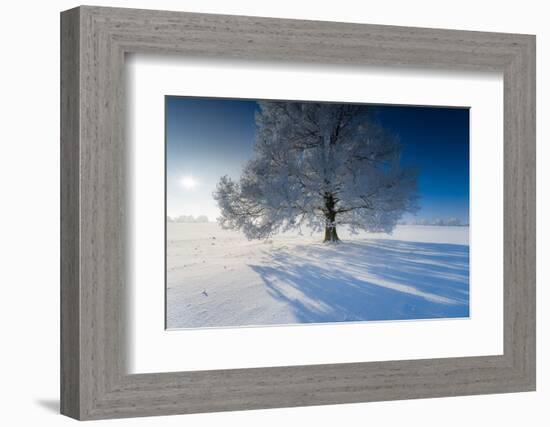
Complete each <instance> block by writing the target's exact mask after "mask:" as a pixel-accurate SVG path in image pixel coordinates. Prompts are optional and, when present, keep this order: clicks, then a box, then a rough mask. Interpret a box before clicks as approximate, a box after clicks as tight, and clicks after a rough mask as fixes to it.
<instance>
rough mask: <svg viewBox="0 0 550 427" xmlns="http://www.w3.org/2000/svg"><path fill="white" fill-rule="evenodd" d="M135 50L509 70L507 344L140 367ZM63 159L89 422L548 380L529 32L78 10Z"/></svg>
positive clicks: (65, 352)
mask: <svg viewBox="0 0 550 427" xmlns="http://www.w3.org/2000/svg"><path fill="white" fill-rule="evenodd" d="M127 53H153V54H156V53H162V54H166V53H167V54H178V55H184V56H185V55H187V56H193V57H219V58H243V59H262V60H283V59H284V60H287V61H288V60H291V61H296V62H301V63H304V62H307V63H331V64H343V65H350V66H353V65H362V64H369V65H384V66H394V67H400V66H407V67H428V68H436V69H448V70H490V71H498V72H502V73H503V78H504V291H503V292H504V307H503V314H504V319H503V324H504V337H503V343H504V344H503V345H504V353H503V355H499V356H480V357H461V358H442V359H425V360H407V361H385V362H366V363H342V364H331V365H310V366H290V367H270V368H254V369H232V370H217V371H194V372H178V373H154V374H133V375H129V374H127V373H126V370H125V360H126V359H125V356H126V355H125V342H126V327H127V326H126V325H125V295H126V294H125V281H126V279H125V278H126V274H127V271H126V269H127V264H126V250H127V247H126V226H125V212H126V209H127V208H126V204H125V192H126V184H125V183H126V181H125V180H126V173H125V139H124V134H125V133H124V132H125V130H124V118H125V115H124V114H125V113H124V99H125V94H124V91H125V85H124V58H125V54H127ZM61 166H62V170H61V412H62V413H63V414H65V415H68V416H70V417H73V418H77V419H81V420H85V419H101V418H117V417H136V416H150V415H167V414H184V413H195V412H212V411H229V410H244V409H257V408H274V407H291V406H304V405H325V404H337V403H349V402H365V401H380V400H393V399H412V398H425V397H437V396H458V395H469V394H483V393H504V392H519V391H529V390H534V389H535V37H534V36H532V35H520V34H497V33H485V32H470V31H452V30H441V29H424V28H407V27H392V26H379V25H359V24H347V23H335V22H315V21H300V20H285V19H269V18H256V17H243V16H223V15H209V14H196V13H182V12H165V11H149V10H133V9H116V8H104V7H88V6H83V7H78V8H76V9H71V10H68V11H65V12H63V13H62V14H61ZM159 286H162V284H159Z"/></svg>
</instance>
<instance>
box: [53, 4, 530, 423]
mask: <svg viewBox="0 0 550 427" xmlns="http://www.w3.org/2000/svg"><path fill="white" fill-rule="evenodd" d="M61 42H62V43H61V56H62V61H61V87H62V94H61V122H62V123H61V164H62V174H61V190H62V194H61V199H62V205H61V233H62V235H61V249H62V253H61V411H62V413H63V414H65V415H68V416H70V417H73V418H76V419H82V420H84V419H102V418H117V417H133V416H151V415H167V414H184V413H196V412H213V411H228V410H244V409H257V408H273V407H285V406H286V407H288V406H305V405H324V404H337V403H349V402H366V401H379V400H393V399H411V398H423V397H437V396H458V395H467V394H483V393H504V392H518V391H530V390H534V389H535V370H536V366H535V37H534V36H531V35H520V34H502V33H498V34H497V33H484V32H467V31H454V30H436V29H423V28H406V27H390V26H373V25H359V24H347V23H333V22H315V21H297V20H281V19H270V18H256V17H241V16H222V15H208V14H195V13H182V12H165V11H146V10H133V9H114V8H103V7H88V6H83V7H79V8H76V9H71V10H68V11H65V12H63V13H62V14H61Z"/></svg>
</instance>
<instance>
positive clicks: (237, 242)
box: [165, 96, 470, 329]
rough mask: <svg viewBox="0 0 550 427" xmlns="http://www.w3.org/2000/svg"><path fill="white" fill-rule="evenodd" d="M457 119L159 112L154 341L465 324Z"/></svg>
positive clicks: (284, 109) (463, 136)
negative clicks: (162, 328)
mask: <svg viewBox="0 0 550 427" xmlns="http://www.w3.org/2000/svg"><path fill="white" fill-rule="evenodd" d="M469 117H470V110H469V108H467V107H439V106H438V107H434V106H404V105H376V104H355V103H335V102H318V101H315V102H309V101H286V100H254V99H225V98H196V97H182V96H166V97H165V132H166V133H165V156H166V158H165V161H166V170H165V173H166V176H165V179H166V218H165V221H166V228H165V229H166V327H167V329H180V328H212V327H216V328H219V327H243V326H268V325H293V324H314V323H316V324H318V323H333V322H367V321H397V320H419V319H445V318H467V317H469V315H470V281H469V276H470V274H469V271H470V268H469V258H470V257H469V253H470V250H469V193H470V192H469V188H470V187H469V186H470V180H469V133H470V124H469Z"/></svg>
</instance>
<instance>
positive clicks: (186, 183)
mask: <svg viewBox="0 0 550 427" xmlns="http://www.w3.org/2000/svg"><path fill="white" fill-rule="evenodd" d="M180 184H181V186H182V187H183V188H185V189H186V190H191V189H193V188H195V187H196V186H197V184H198V183H197V180H196V179H195V178H193V177H192V176H191V175H188V176H184V177H183V178H182V179H181V180H180Z"/></svg>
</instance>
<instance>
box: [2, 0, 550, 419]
mask: <svg viewBox="0 0 550 427" xmlns="http://www.w3.org/2000/svg"><path fill="white" fill-rule="evenodd" d="M95 4H99V5H105V6H123V7H124V6H125V7H139V8H149V9H150V8H156V9H168V10H186V11H196V12H211V13H228V14H246V15H259V16H272V17H282V18H303V19H321V20H335V21H351V22H364V23H376V24H393V25H411V26H426V27H442V28H455V29H471V30H485V31H504V32H521V33H535V34H537V44H538V49H537V55H538V66H537V73H538V114H537V116H538V120H537V121H538V141H539V148H538V165H539V168H538V174H539V177H538V192H539V203H538V208H539V212H538V215H537V216H538V218H545V217H548V216H549V214H550V212H549V204H548V197H547V196H548V193H547V188H546V186H545V185H544V183H545V182H548V181H549V180H550V176H549V175H550V172H548V171H549V169H548V168H547V169H546V171H544V170H543V165H547V164H548V163H549V161H550V157H549V147H548V144H542V143H541V142H542V141H547V140H548V138H549V134H548V129H549V127H548V124H547V123H544V121H543V118H547V117H548V115H549V114H550V107H549V104H548V103H549V97H548V93H547V92H548V78H547V76H548V75H549V74H550V41H549V39H550V27H548V18H547V14H546V16H545V14H544V12H545V11H544V4H545V3H544V2H542V1H531V0H523V1H521V2H504V1H499V2H489V1H487V2H482V1H479V0H474V1H470V0H462V1H460V2H443V1H424V0H415V1H406V0H403V1H390V0H388V1H382V2H380V1H378V2H365V1H357V0H355V1H354V0H339V1H337V2H326V1H325V2H322V1H320V0H308V1H297V0H291V1H283V0H277V1H275V0H273V1H258V0H249V1H248V0H231V1H227V0H226V1H224V0H188V1H175V0H173V1H169V0H157V1H145V0H142V1H115V0H112V1H96V2H95ZM76 5H78V2H74V1H61V0H58V1H50V2H38V1H34V2H32V1H30V2H29V1H19V2H16V1H12V2H4V4H3V5H2V20H1V25H0V31H1V32H2V38H1V40H2V64H1V66H0V73H1V76H2V78H1V79H0V85H1V88H0V108H1V110H0V113H1V114H0V117H1V118H2V120H1V122H0V135H1V137H0V150H1V155H0V183H1V187H0V191H1V193H0V197H1V199H2V208H1V209H0V224H1V225H0V251H1V252H0V256H1V257H0V266H1V267H0V289H2V294H1V298H0V304H1V305H0V317H1V319H0V322H1V323H0V324H1V325H2V336H1V338H0V340H1V341H0V342H1V343H2V351H0V358H1V363H2V366H3V368H4V369H3V371H4V372H3V373H2V375H1V376H0V394H1V399H0V401H1V402H2V411H1V412H0V419H1V422H2V424H3V425H10V426H12V425H41V426H49V425H61V426H62V425H68V424H69V423H70V422H71V420H69V419H67V418H65V417H61V416H60V415H58V414H57V405H58V383H59V380H58V377H59V369H58V360H59V350H58V348H59V337H58V329H59V316H58V313H59V297H58V295H59V291H58V286H59V285H58V283H59V224H58V222H59V221H58V217H59V142H58V141H59V108H58V103H59V15H58V14H59V11H61V10H63V9H68V8H71V7H73V6H76ZM538 227H539V228H538V231H539V233H538V234H539V240H538V241H539V244H538V246H539V255H538V260H539V268H538V284H539V286H538V289H539V290H538V301H539V303H538V306H539V310H538V313H539V314H538V336H539V341H538V342H539V344H538V360H539V364H538V366H539V370H538V389H539V391H538V392H536V393H520V394H509V395H487V396H475V397H460V398H441V399H427V400H415V401H401V402H382V403H368V404H353V405H339V406H325V407H316V408H294V409H277V410H265V411H249V412H235V413H222V414H207V415H191V416H177V417H176V416H172V417H162V418H156V419H150V418H149V419H131V420H117V421H111V422H110V425H117V426H118V425H120V426H123V425H124V426H132V425H135V426H145V425H151V424H154V425H156V426H160V425H174V426H175V425H181V424H182V423H186V425H187V426H217V425H237V424H239V425H244V426H256V425H259V424H262V425H267V426H270V425H279V424H283V425H296V424H298V423H303V424H306V425H309V424H318V425H326V426H329V425H362V426H363V425H367V424H368V425H387V426H392V425H400V424H406V425H408V426H420V425H422V426H442V425H443V426H445V427H451V426H460V427H464V426H465V425H469V423H475V424H476V425H478V424H479V425H484V424H490V425H497V426H515V425H521V424H523V425H530V426H542V425H547V424H548V419H549V418H550V415H549V414H548V402H550V377H549V375H550V371H549V370H548V363H545V362H546V361H545V359H548V349H549V341H550V335H549V333H548V327H546V326H545V325H544V323H545V322H546V323H549V322H548V321H549V320H550V310H549V307H548V296H549V291H548V289H544V286H543V285H544V284H545V282H546V284H547V283H548V282H549V279H550V277H549V273H548V269H547V268H546V269H545V268H544V265H543V264H544V262H545V259H548V257H549V255H550V253H549V250H548V243H549V242H548V239H546V240H545V241H543V237H548V225H547V223H546V222H545V221H539V224H538ZM543 301H545V302H546V304H543ZM544 305H546V306H545V307H544ZM544 310H545V311H546V312H543V311H544ZM6 338H7V339H6ZM545 418H546V419H545Z"/></svg>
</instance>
